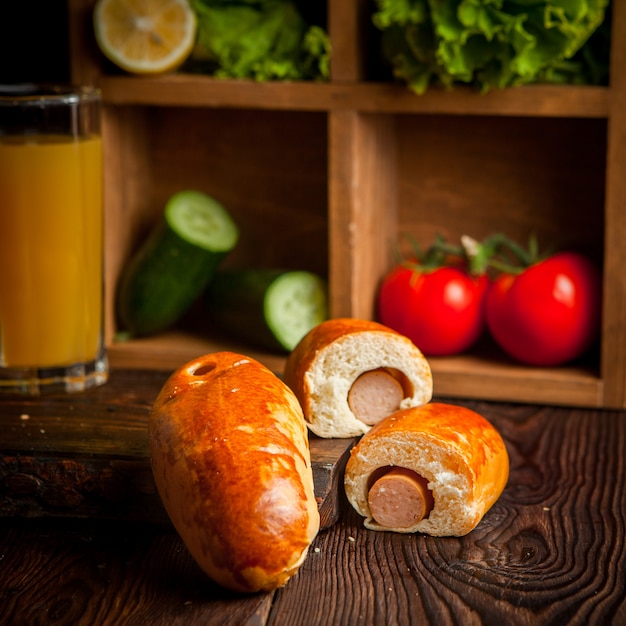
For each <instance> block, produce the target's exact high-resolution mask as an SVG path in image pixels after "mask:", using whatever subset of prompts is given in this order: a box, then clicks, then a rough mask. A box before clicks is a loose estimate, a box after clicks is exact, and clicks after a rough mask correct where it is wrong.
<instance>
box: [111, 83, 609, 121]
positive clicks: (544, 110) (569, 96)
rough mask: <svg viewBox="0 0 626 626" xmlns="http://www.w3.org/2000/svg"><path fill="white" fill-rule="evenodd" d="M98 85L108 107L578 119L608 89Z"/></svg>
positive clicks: (605, 99)
mask: <svg viewBox="0 0 626 626" xmlns="http://www.w3.org/2000/svg"><path fill="white" fill-rule="evenodd" d="M100 87H101V88H102V93H103V97H104V100H105V102H106V103H108V104H115V105H150V106H196V107H215V108H218V107H225V108H246V109H260V110H263V109H272V110H290V111H361V112H367V113H422V114H427V113H436V114H439V115H441V114H444V115H502V116H524V117H526V116H532V117H583V118H587V117H589V118H606V117H607V116H608V111H609V91H608V89H606V88H604V87H584V86H582V87H577V86H567V87H563V86H554V85H532V86H524V87H517V88H510V89H502V90H499V91H493V92H491V93H488V94H481V93H478V92H477V91H475V90H474V89H472V88H469V87H459V88H455V89H454V90H451V91H447V90H444V89H438V88H432V89H429V90H428V92H427V93H426V94H424V95H423V96H418V95H416V94H414V93H413V92H411V91H409V89H408V88H407V87H406V86H404V85H400V84H393V83H340V82H330V83H311V82H309V83H306V82H291V83H289V82H267V83H255V82H250V81H237V80H219V79H213V78H211V77H207V76H195V75H189V74H176V75H169V76H163V77H160V78H133V77H128V76H103V77H102V79H101V80H100Z"/></svg>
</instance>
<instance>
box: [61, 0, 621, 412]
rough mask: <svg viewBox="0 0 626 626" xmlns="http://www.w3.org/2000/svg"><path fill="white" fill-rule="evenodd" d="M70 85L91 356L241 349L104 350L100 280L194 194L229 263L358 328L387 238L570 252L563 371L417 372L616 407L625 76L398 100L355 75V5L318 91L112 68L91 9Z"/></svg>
mask: <svg viewBox="0 0 626 626" xmlns="http://www.w3.org/2000/svg"><path fill="white" fill-rule="evenodd" d="M613 4H614V6H613V31H614V32H613V36H612V54H611V59H612V67H613V68H620V67H622V64H623V63H625V62H626V8H624V6H621V7H620V6H618V4H619V3H613ZM68 6H69V30H70V37H71V42H70V44H71V45H70V49H71V57H72V76H73V79H74V80H75V81H79V82H91V83H96V84H98V85H99V86H100V87H101V88H102V91H103V97H104V102H105V124H104V135H105V150H106V153H105V162H106V165H105V177H106V192H107V195H106V214H107V314H108V319H109V329H108V341H109V344H110V355H111V361H112V363H113V365H114V366H115V365H118V366H124V367H151V368H171V367H175V366H176V365H178V364H180V363H182V362H184V361H185V360H187V359H189V358H191V357H193V356H196V355H197V354H199V353H202V352H205V351H209V350H214V349H221V348H224V347H228V348H231V349H239V350H245V351H247V352H248V353H249V354H251V355H252V356H256V357H257V358H260V359H261V360H263V361H264V362H266V363H267V364H268V365H270V367H273V368H274V369H276V370H277V371H280V370H281V369H282V364H283V360H284V357H282V356H280V355H270V354H259V353H257V352H255V351H251V350H249V349H248V348H247V347H246V346H238V345H235V344H233V343H232V342H231V341H230V340H228V339H227V338H225V337H219V336H215V335H213V334H212V333H211V331H210V329H206V328H203V327H202V324H200V325H198V324H197V323H187V324H186V325H183V327H181V328H179V329H176V330H174V331H171V332H168V333H165V334H163V335H160V336H158V337H153V338H148V339H143V340H140V341H129V342H116V341H115V340H114V339H115V332H116V328H115V321H114V316H113V304H114V288H115V283H116V280H117V277H118V276H119V273H120V270H121V268H122V266H123V264H124V262H125V261H126V259H127V258H128V255H129V254H130V252H131V250H132V248H133V246H134V245H136V243H137V242H138V241H139V240H140V238H141V235H142V233H143V232H144V231H145V229H146V228H147V226H148V224H149V222H150V220H151V219H152V218H153V217H154V216H155V215H156V214H157V213H158V212H159V211H160V210H161V209H162V206H163V203H164V202H165V200H166V199H167V197H168V196H169V195H170V194H171V193H173V192H174V191H176V190H178V189H181V188H192V187H196V188H200V189H203V190H205V191H207V192H209V193H211V194H213V195H214V196H215V197H217V198H218V199H220V200H221V201H223V202H224V204H225V205H226V206H227V207H228V208H229V209H230V210H231V211H232V212H233V215H234V216H235V219H236V220H237V221H238V222H239V224H240V226H241V229H242V240H241V245H240V246H239V247H238V249H237V251H236V252H235V254H234V255H233V257H232V259H229V262H232V263H247V262H250V263H256V264H260V265H272V264H277V263H278V264H286V265H289V266H294V267H295V266H298V267H304V268H306V269H311V270H314V271H317V272H319V273H321V274H322V275H324V276H326V277H327V278H328V280H329V285H330V299H331V315H332V316H355V317H373V316H374V301H375V294H376V290H377V287H378V284H379V281H380V279H381V278H382V276H383V275H384V273H385V272H386V271H388V270H389V268H390V267H391V265H392V264H393V246H394V245H395V244H396V242H397V241H398V238H399V236H400V234H401V233H402V232H405V231H408V232H411V234H412V235H413V236H415V237H416V238H417V239H418V240H419V241H421V242H423V243H424V244H427V243H428V242H429V241H431V240H432V237H433V236H434V235H435V233H437V232H441V233H443V234H444V235H447V236H448V237H450V238H455V237H458V236H459V235H460V234H463V233H468V234H471V235H473V236H475V237H482V236H484V235H486V234H489V233H491V232H495V231H497V230H501V231H504V232H507V233H508V234H509V235H511V236H513V237H516V238H518V239H521V240H523V239H525V238H526V237H528V235H529V234H530V233H531V232H536V234H537V235H538V236H539V238H540V242H546V243H550V244H562V245H567V246H569V247H575V248H577V249H581V250H583V251H585V252H587V253H588V254H590V255H591V256H593V257H594V258H595V259H596V261H597V262H598V264H599V265H600V266H601V267H602V269H603V280H604V312H603V326H602V338H601V343H600V345H599V346H598V350H597V351H596V352H594V353H593V354H592V355H590V356H589V357H588V358H586V359H584V360H583V361H581V362H580V363H575V364H572V365H568V366H565V367H559V368H530V367H525V366H521V365H518V364H515V363H513V362H511V361H509V360H507V359H506V358H505V357H504V356H503V355H502V354H501V353H500V352H499V351H498V350H497V349H496V348H494V346H493V345H491V344H490V343H489V341H488V340H487V341H485V342H483V343H481V345H479V346H478V347H477V348H476V349H474V350H472V351H471V352H470V353H469V354H466V355H460V356H457V357H452V358H445V359H444V358H436V359H434V358H433V359H431V365H432V368H433V373H434V380H435V393H436V395H439V396H458V397H473V398H482V399H498V400H512V401H522V402H524V401H529V402H545V403H555V404H566V405H580V406H599V407H624V406H626V398H625V392H626V284H625V282H624V279H623V278H622V276H623V275H624V272H623V268H624V267H626V250H625V248H626V223H625V216H626V211H625V208H626V207H625V205H626V182H625V179H626V177H625V176H624V171H623V168H624V167H625V164H626V75H624V74H623V72H622V73H621V74H620V73H619V72H618V71H613V72H612V75H611V86H610V87H609V88H601V87H579V86H554V85H551V86H540V85H534V86H529V87H524V88H516V89H507V90H501V91H497V92H493V93H490V94H488V95H481V94H478V93H476V92H475V91H473V90H471V89H468V88H458V89H455V90H452V91H445V90H438V89H430V90H429V91H428V92H427V93H426V94H425V95H424V96H416V95H414V94H412V93H411V92H409V91H408V89H406V88H405V87H404V86H403V85H397V84H392V83H390V82H384V81H380V80H378V79H377V78H376V75H375V73H374V74H372V72H370V71H369V70H370V65H369V63H370V60H371V46H370V45H369V43H370V41H371V38H372V29H371V28H370V27H369V26H368V20H369V15H368V10H369V8H370V5H369V3H368V2H366V1H365V0H354V1H350V0H341V1H337V2H332V3H331V2H328V3H327V19H328V28H329V32H330V35H331V40H332V46H333V60H332V68H331V73H332V80H331V81H330V82H329V83H303V82H295V83H252V82H248V81H227V80H226V81H216V80H214V79H212V78H210V77H207V76H197V75H193V76H192V75H185V74H175V75H168V76H163V77H158V78H136V77H132V76H125V75H122V74H119V73H116V72H112V71H111V70H110V67H108V66H107V65H106V64H105V63H104V62H103V61H102V57H101V56H100V55H99V53H98V51H97V50H96V49H95V44H94V41H93V36H92V32H91V26H90V18H91V9H92V6H93V0H72V1H71V2H69V5H68Z"/></svg>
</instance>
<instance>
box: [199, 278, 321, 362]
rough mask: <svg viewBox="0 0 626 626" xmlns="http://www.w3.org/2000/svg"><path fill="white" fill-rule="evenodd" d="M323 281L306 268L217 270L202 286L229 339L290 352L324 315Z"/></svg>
mask: <svg viewBox="0 0 626 626" xmlns="http://www.w3.org/2000/svg"><path fill="white" fill-rule="evenodd" d="M327 291H328V290H327V285H326V281H324V280H323V279H322V278H320V277H319V276H317V275H316V274H313V273H311V272H307V271H302V270H297V271H296V270H294V271H287V270H280V269H242V270H235V269H232V270H220V271H218V272H216V273H215V275H214V276H213V280H212V281H211V283H210V285H209V288H208V290H207V302H208V306H209V310H210V314H211V316H212V318H213V319H214V320H215V321H216V323H217V324H218V325H219V326H220V327H221V328H222V329H223V330H225V331H227V332H229V333H230V334H231V335H232V336H233V337H234V338H237V339H240V340H243V341H247V342H249V343H250V344H252V345H255V346H257V347H260V348H265V349H268V350H272V351H280V352H285V351H286V352H290V351H291V350H293V349H294V348H295V347H296V345H297V344H298V342H299V341H300V339H302V337H304V335H305V334H306V333H307V332H308V331H309V330H311V328H313V327H314V326H316V325H317V324H319V323H321V322H323V321H324V320H325V319H327V317H328V295H327Z"/></svg>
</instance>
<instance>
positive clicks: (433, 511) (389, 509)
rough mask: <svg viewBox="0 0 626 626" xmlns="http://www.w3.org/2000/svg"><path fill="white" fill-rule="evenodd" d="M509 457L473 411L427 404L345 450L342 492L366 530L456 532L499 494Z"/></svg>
mask: <svg viewBox="0 0 626 626" xmlns="http://www.w3.org/2000/svg"><path fill="white" fill-rule="evenodd" d="M508 476H509V457H508V454H507V451H506V447H505V445H504V442H503V440H502V437H501V436H500V434H499V433H498V431H497V430H496V429H495V428H494V426H493V425H492V424H491V423H490V422H489V421H487V420H486V419H485V418H484V417H482V416H481V415H479V414H478V413H475V412H474V411H472V410H470V409H468V408H465V407H460V406H454V405H450V404H442V403H432V404H427V405H425V406H422V407H418V408H412V409H406V410H403V411H399V412H397V413H395V414H394V415H392V416H390V417H388V418H387V419H385V420H384V421H382V422H380V423H379V424H377V425H376V426H374V427H373V428H372V429H371V430H370V432H369V433H368V434H367V435H364V436H363V437H362V438H361V440H360V441H359V442H358V444H357V445H356V446H355V447H354V448H353V449H352V451H351V456H350V458H349V459H348V463H347V465H346V471H345V475H344V484H345V491H346V496H347V498H348V501H349V502H350V504H351V505H352V506H353V507H354V509H355V510H356V511H357V512H358V513H359V514H360V515H362V516H363V517H365V521H364V525H365V527H366V528H369V529H371V530H391V531H396V532H400V533H413V532H421V533H425V534H428V535H434V536H439V537H443V536H457V537H459V536H462V535H466V534H467V533H469V532H470V531H471V530H473V529H474V528H475V527H476V526H477V525H478V523H479V522H480V520H481V519H482V518H483V516H484V515H485V513H486V512H487V511H488V510H489V509H490V508H491V506H492V505H493V504H494V503H495V502H496V500H497V499H498V498H499V497H500V494H501V493H502V491H503V490H504V487H505V485H506V482H507V480H508Z"/></svg>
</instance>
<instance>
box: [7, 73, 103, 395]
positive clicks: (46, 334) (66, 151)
mask: <svg viewBox="0 0 626 626" xmlns="http://www.w3.org/2000/svg"><path fill="white" fill-rule="evenodd" d="M100 110H101V99H100V92H99V90H98V89H96V88H93V87H70V86H58V85H56V86H53V85H51V86H43V85H0V393H6V392H10V393H22V394H29V395H39V394H43V393H47V392H52V393H54V392H74V391H82V390H85V389H88V388H90V387H94V386H96V385H100V384H102V383H104V382H105V381H106V380H107V377H108V363H107V356H106V348H105V343H104V319H103V317H104V313H103V292H104V268H103V256H104V251H103V246H104V233H103V221H104V215H103V212H104V211H103V173H102V139H101V133H100V119H101V113H100Z"/></svg>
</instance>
